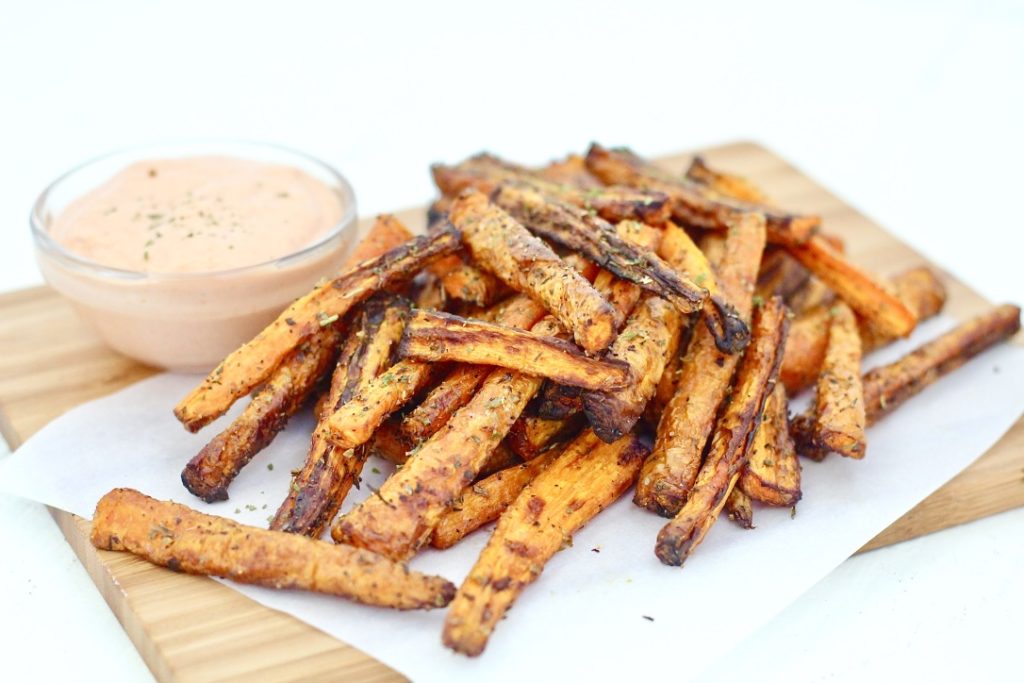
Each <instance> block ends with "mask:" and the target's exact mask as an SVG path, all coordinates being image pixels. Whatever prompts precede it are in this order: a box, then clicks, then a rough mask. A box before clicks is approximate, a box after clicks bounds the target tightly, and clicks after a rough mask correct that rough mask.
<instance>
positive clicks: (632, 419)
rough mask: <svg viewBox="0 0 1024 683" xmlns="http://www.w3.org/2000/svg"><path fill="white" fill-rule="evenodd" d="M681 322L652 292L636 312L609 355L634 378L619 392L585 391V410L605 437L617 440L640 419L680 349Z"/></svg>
mask: <svg viewBox="0 0 1024 683" xmlns="http://www.w3.org/2000/svg"><path fill="white" fill-rule="evenodd" d="M681 325H682V316H681V315H680V314H679V311H678V310H676V309H675V308H674V307H673V306H672V305H671V304H669V303H668V302H667V301H665V300H664V299H662V298H661V297H657V296H654V295H651V294H647V295H646V296H645V297H644V299H643V300H641V302H640V304H639V305H638V306H637V308H636V310H634V311H633V314H632V315H631V316H630V317H629V320H628V321H627V322H626V326H625V327H624V328H623V330H622V333H621V334H619V336H618V337H617V338H616V340H615V341H614V342H613V343H612V347H611V349H610V350H609V351H608V354H607V355H606V358H608V359H613V360H617V361H620V362H622V363H624V364H626V365H627V367H629V368H630V374H631V375H632V376H633V377H634V381H633V382H632V383H631V384H630V385H629V386H627V387H626V388H624V389H622V390H619V391H598V390H588V391H585V392H584V393H583V394H582V396H583V410H584V412H585V413H586V415H587V419H588V420H590V424H591V426H592V427H593V429H594V433H596V434H597V435H598V436H599V437H600V438H601V439H602V440H604V441H607V442H609V443H611V442H612V441H617V440H618V439H619V438H620V437H621V436H622V435H623V434H625V433H627V432H629V431H630V430H631V429H633V426H634V425H635V424H636V423H637V421H639V419H640V417H641V416H642V415H643V412H644V408H645V407H646V406H647V402H648V401H649V400H650V399H651V397H652V396H653V395H654V392H655V390H656V389H657V387H658V381H659V380H660V379H661V374H662V372H663V371H664V369H665V364H666V363H667V361H668V359H669V357H670V354H671V353H672V352H674V351H675V349H676V346H677V344H678V337H679V332H680V326H681Z"/></svg>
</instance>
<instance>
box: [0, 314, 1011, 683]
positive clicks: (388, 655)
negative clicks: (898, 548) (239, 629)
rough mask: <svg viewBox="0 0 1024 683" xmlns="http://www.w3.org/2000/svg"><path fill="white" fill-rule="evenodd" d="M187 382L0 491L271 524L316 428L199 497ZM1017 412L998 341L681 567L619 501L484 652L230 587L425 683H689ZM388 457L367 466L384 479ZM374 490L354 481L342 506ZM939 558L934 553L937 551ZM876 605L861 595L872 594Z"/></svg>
mask: <svg viewBox="0 0 1024 683" xmlns="http://www.w3.org/2000/svg"><path fill="white" fill-rule="evenodd" d="M952 325H953V322H952V321H951V320H950V319H947V318H940V319H936V320H932V321H929V322H928V323H925V324H923V325H922V326H921V327H920V328H919V329H918V330H917V332H915V334H914V336H913V338H912V339H911V340H908V341H904V342H900V343H898V344H895V345H893V346H891V347H889V348H887V349H884V350H882V351H880V352H878V353H876V354H873V355H872V356H871V357H870V358H869V359H868V361H869V365H878V364H880V363H883V362H889V361H891V360H893V359H895V358H896V357H898V356H899V355H901V354H903V353H905V352H906V351H907V350H909V349H910V348H912V347H914V346H916V345H918V344H919V343H921V342H922V341H925V340H927V339H929V338H932V337H935V336H937V335H938V334H940V333H941V332H943V331H945V330H946V329H949V328H950V327H952ZM196 381H197V378H196V377H189V376H175V375H160V376H158V377H154V378H152V379H149V380H146V381H144V382H140V383H138V384H136V385H133V386H131V387H129V388H127V389H125V390H123V391H121V392H119V393H117V394H113V395H111V396H109V397H106V398H103V399H100V400H97V401H94V402H92V403H89V404H86V405H83V406H81V407H79V408H77V409H75V410H72V411H70V412H69V413H67V414H66V415H64V416H62V417H61V418H59V419H57V420H55V421H54V422H52V423H51V424H50V425H48V426H47V427H46V428H45V429H43V430H42V431H40V432H39V433H38V434H36V435H35V436H34V437H32V438H31V439H30V440H29V441H28V442H27V443H25V445H24V446H22V447H21V448H20V449H18V451H17V452H15V453H14V454H13V455H11V456H9V457H8V458H7V459H6V460H5V461H3V462H2V463H0V489H2V490H4V491H7V492H10V493H13V494H16V495H20V496H24V497H27V498H32V499H35V500H39V501H41V502H44V503H46V504H48V505H52V506H55V507H58V508H61V509H64V510H68V511H70V512H73V513H75V514H78V515H82V516H84V517H91V516H92V511H93V508H94V506H95V504H96V501H97V500H98V499H99V498H100V497H101V496H102V495H103V494H104V493H106V492H107V491H108V490H110V489H111V488H114V487H117V486H129V487H133V488H136V489H139V490H140V491H142V492H144V493H146V494H148V495H151V496H154V497H156V498H161V499H174V500H176V501H179V502H184V503H186V504H188V505H191V506H192V507H195V508H196V509H199V510H203V511H207V512H211V513H215V514H219V515H225V516H227V517H232V518H235V519H237V520H239V521H242V522H245V523H250V524H255V525H259V526H265V525H266V523H267V518H268V517H269V516H270V515H272V514H273V512H274V510H275V509H276V507H277V504H278V503H279V502H280V500H281V499H282V498H283V497H284V494H285V492H286V490H287V487H288V483H289V471H290V470H291V469H292V468H296V467H299V466H300V465H301V464H302V461H303V458H304V455H305V452H306V447H307V445H308V440H309V434H310V432H311V429H312V423H311V419H310V418H309V417H308V416H303V417H301V418H300V417H297V418H296V419H294V420H293V421H292V423H291V424H290V425H289V427H288V429H287V430H286V431H285V432H283V433H282V434H281V435H279V436H278V438H277V439H276V440H275V442H274V443H273V444H272V445H271V446H270V447H269V448H267V449H266V450H265V451H264V452H262V453H260V454H259V455H257V456H256V458H255V459H254V460H253V461H252V462H251V463H250V464H249V466H248V467H247V468H246V469H245V470H244V471H243V472H242V473H241V474H240V475H239V477H238V478H237V479H236V481H235V482H234V484H233V485H232V487H231V500H229V501H226V502H223V503H216V504H212V505H208V504H205V503H203V502H202V501H200V500H198V499H196V498H194V497H193V496H192V495H191V494H189V493H188V492H187V491H186V490H185V489H184V487H183V486H182V485H181V482H180V480H179V475H180V471H181V468H182V467H183V465H184V464H185V462H186V461H187V460H188V459H189V458H190V457H191V456H192V455H193V454H195V453H196V452H197V451H198V450H199V448H200V447H201V446H202V445H203V444H204V443H205V442H206V441H207V440H209V439H210V438H211V437H212V436H213V435H214V434H215V433H216V431H217V430H218V429H220V428H223V426H224V425H225V424H227V420H228V419H230V417H232V416H233V415H234V414H236V413H237V407H236V409H235V410H234V411H233V412H232V413H231V414H230V415H229V416H227V417H225V418H222V420H220V421H218V422H217V423H215V424H214V425H212V426H210V427H207V428H206V429H205V430H203V432H202V433H201V434H198V435H193V434H188V433H187V432H185V430H184V429H182V428H181V426H180V425H179V424H178V423H177V422H176V421H175V419H174V418H173V416H172V415H171V408H172V406H173V405H174V403H176V402H177V400H178V399H179V398H180V397H181V396H183V395H184V394H185V393H186V392H187V391H188V390H189V389H190V388H191V387H192V386H193V385H194V384H195V383H196ZM1022 410H1024V350H1022V349H1020V348H1016V347H1011V346H1009V345H1006V344H1003V345H1001V346H1000V347H998V348H996V349H993V350H990V351H988V352H986V353H985V354H983V355H982V356H980V357H979V358H977V359H975V360H973V361H971V362H970V363H968V364H967V365H966V366H964V367H963V368H961V369H959V370H957V371H956V372H955V373H953V374H952V375H950V376H948V377H946V378H944V379H942V380H940V381H939V382H938V383H937V384H936V385H934V386H932V387H930V388H928V389H927V390H925V392H924V393H923V394H921V395H919V396H917V397H915V398H913V399H911V400H910V401H909V402H907V403H906V404H905V405H904V406H902V407H901V408H899V410H898V411H897V412H896V413H895V414H894V415H892V416H890V417H888V418H886V419H884V420H883V421H882V422H880V423H879V424H878V425H877V426H875V427H873V428H871V430H870V431H869V435H868V436H869V445H868V454H867V457H866V459H865V460H863V461H860V462H857V461H852V460H847V459H844V458H840V457H836V456H829V458H827V459H826V460H825V462H823V463H813V462H807V463H805V464H804V478H803V488H804V499H803V501H801V503H800V504H799V506H798V507H797V510H796V514H795V516H792V515H791V512H790V510H788V509H787V510H772V509H766V508H758V509H757V510H756V512H755V520H754V523H755V525H756V527H757V528H756V529H754V530H751V531H744V530H741V529H739V528H737V527H736V526H735V525H733V524H730V523H729V522H728V521H726V520H722V521H721V522H720V523H719V524H717V525H716V526H715V527H714V529H713V531H712V532H711V533H710V534H709V535H708V537H707V539H706V541H705V542H704V544H703V545H702V546H701V547H700V548H699V549H698V550H697V551H696V552H695V553H694V555H693V556H692V557H691V558H690V560H689V561H688V562H687V564H686V566H685V568H682V569H679V568H670V567H665V566H663V565H661V564H660V563H659V562H658V561H657V559H656V558H655V556H654V553H653V547H654V538H655V535H656V534H657V532H658V530H659V528H660V527H661V525H662V524H663V523H664V520H662V519H661V518H658V517H655V516H653V515H651V514H649V513H646V512H643V511H641V510H640V509H638V508H636V507H635V506H633V505H632V503H631V502H630V501H629V499H628V498H629V497H628V496H627V497H626V498H624V499H623V500H621V501H619V502H618V503H617V504H616V505H614V506H612V507H610V508H609V509H608V510H606V511H605V512H604V513H603V514H601V515H600V516H598V517H597V518H596V519H595V520H594V521H593V522H592V523H591V524H590V525H589V526H587V527H586V528H585V529H583V530H582V531H581V532H580V533H579V534H578V535H577V536H576V539H575V543H574V545H573V547H571V548H568V549H566V550H564V551H563V552H560V553H559V554H558V555H556V556H555V557H554V558H553V559H552V561H551V562H550V564H549V565H548V566H547V568H546V569H545V570H544V573H543V575H542V576H541V577H540V579H539V580H538V581H537V582H536V583H535V584H534V585H533V586H531V587H529V588H528V589H527V590H526V591H525V593H524V594H523V595H522V597H521V598H520V599H519V601H518V602H517V603H516V605H515V608H514V609H513V610H512V611H511V612H510V613H509V615H508V617H507V618H506V619H505V620H504V621H502V622H501V624H500V625H499V626H498V628H497V630H496V632H495V633H494V636H493V637H492V639H491V642H490V644H489V645H488V648H487V651H486V652H485V653H484V655H483V656H482V657H480V658H478V659H476V660H469V659H466V658H464V657H461V656H458V655H455V654H452V653H451V652H449V651H448V650H446V649H445V648H443V647H442V646H441V642H440V632H441V624H442V621H443V618H444V611H443V610H436V611H432V612H422V613H411V612H402V613H399V612H391V611H388V610H383V609H375V608H370V607H362V606H359V605H354V604H351V603H348V602H346V601H344V600H341V599H336V598H332V597H326V596H319V595H309V594H303V593H298V592H290V591H273V590H269V589H262V588H253V587H248V586H239V585H237V584H232V583H230V582H225V583H226V584H227V585H229V586H232V587H233V588H236V589H237V590H240V591H242V592H243V593H244V594H246V595H248V596H249V597H251V598H253V599H254V600H257V601H259V602H261V603H263V604H265V605H267V606H269V607H272V608H274V609H278V610H281V611H284V612H288V613H289V614H292V615H294V616H295V617H297V618H299V619H301V620H303V621H305V622H308V623H309V624H312V625H313V626H315V627H317V628H319V629H322V630H323V631H326V632H327V633H330V634H332V635H334V636H336V637H338V638H340V639H341V640H344V641H345V642H347V643H350V644H352V645H354V646H356V647H358V648H359V649H361V650H363V651H365V652H367V653H369V654H370V655H373V656H374V657H376V658H378V659H380V660H381V661H383V662H385V663H387V664H388V665H390V666H392V667H394V668H395V669H397V670H399V671H401V672H403V673H404V674H406V675H407V676H409V677H411V678H412V679H414V680H417V681H433V680H436V681H471V680H472V681H475V680H480V679H481V677H483V678H484V679H486V680H503V679H513V678H514V679H518V680H531V679H532V680H558V679H565V680H571V678H573V677H580V676H586V675H599V676H601V679H600V680H613V679H615V678H620V679H621V680H635V679H637V678H644V677H648V676H654V675H657V676H659V678H665V679H666V680H667V679H672V680H675V681H684V680H689V679H691V678H693V677H695V676H696V675H697V674H699V673H700V672H701V671H702V670H703V669H704V667H705V666H724V665H726V660H723V659H722V657H721V656H722V655H724V654H725V653H727V652H728V651H729V650H730V649H732V648H733V647H734V645H735V644H736V643H739V642H740V641H742V640H743V638H744V636H746V635H748V634H749V633H750V632H752V631H753V630H754V629H755V628H757V627H759V626H760V625H762V624H763V623H764V622H766V621H767V620H769V619H770V618H771V617H772V616H773V615H775V614H776V613H777V612H779V611H780V610H781V609H782V608H783V607H785V606H786V605H787V604H788V603H790V602H792V601H793V600H794V599H796V598H797V597H798V596H799V595H800V594H801V593H803V592H804V591H805V590H807V589H808V588H810V587H811V586H812V585H813V584H814V583H816V582H817V581H818V580H819V579H821V578H822V577H823V576H825V574H827V573H828V572H829V571H831V570H832V569H833V568H834V567H835V566H837V565H838V564H839V563H841V562H842V561H843V560H844V559H846V558H847V557H848V556H850V555H851V554H852V553H853V552H855V551H856V550H857V549H858V548H860V547H861V546H862V545H863V544H864V543H865V542H867V541H868V540H870V539H871V538H872V537H873V536H874V535H875V534H877V533H878V532H879V531H881V530H882V529H884V528H885V527H886V526H887V525H888V524H890V523H891V522H893V521H894V520H896V519H897V518H899V517H900V516H901V515H902V514H903V513H904V512H906V511H907V510H909V509H910V508H911V507H913V506H914V505H915V504H916V503H917V502H918V501H920V500H922V499H923V498H925V497H926V496H927V495H928V494H929V493H931V492H932V491H933V490H935V489H936V488H938V487H939V486H940V485H941V484H942V483H944V482H945V481H947V480H948V479H950V478H951V477H953V476H954V475H955V474H956V473H957V472H959V471H960V470H962V469H964V468H965V467H966V466H967V465H969V464H970V463H971V462H972V461H973V460H974V459H975V458H977V457H978V456H980V455H981V454H982V453H984V452H985V451H986V450H987V449H988V448H989V447H991V446H992V445H993V444H994V443H995V442H996V441H997V440H998V439H999V437H1000V436H1001V435H1002V434H1003V433H1005V432H1006V430H1007V429H1009V427H1010V426H1011V425H1012V424H1013V423H1014V421H1015V420H1016V419H1017V417H1018V416H1019V415H1020V414H1021V412H1022ZM389 469H390V468H389V466H388V465H386V464H385V463H382V462H380V461H376V460H373V459H371V461H370V462H369V464H368V465H367V468H366V472H365V474H366V481H367V482H368V483H369V484H371V485H373V486H377V485H379V484H380V482H381V481H382V480H383V478H384V477H385V476H386V474H387V472H388V471H389ZM367 492H368V489H367V487H366V486H364V487H363V489H362V491H354V492H353V494H354V495H353V496H351V499H350V500H349V501H348V502H347V505H346V509H347V507H350V506H351V505H352V504H353V503H354V502H356V501H358V500H360V499H362V498H363V497H364V496H365V495H366V494H367ZM486 538H487V531H480V532H477V533H476V534H474V535H472V536H471V537H469V538H467V539H466V540H465V541H464V542H462V543H461V544H459V545H458V546H456V547H455V548H453V549H451V550H449V551H446V552H444V553H439V552H434V551H429V550H428V551H426V552H424V553H422V554H421V555H420V556H418V557H417V558H415V559H414V560H413V562H412V563H411V564H412V566H413V567H414V568H416V569H419V570H421V571H426V572H431V573H436V574H440V575H442V576H445V577H447V578H449V579H451V580H452V581H454V582H455V583H459V582H461V580H462V578H463V577H464V576H465V575H466V574H467V572H468V571H469V569H470V567H471V566H472V564H473V562H474V560H475V559H476V556H477V553H478V552H479V550H480V548H481V547H482V546H483V544H484V542H485V541H486ZM937 559H938V558H937ZM864 599H865V600H871V596H870V595H865V596H864Z"/></svg>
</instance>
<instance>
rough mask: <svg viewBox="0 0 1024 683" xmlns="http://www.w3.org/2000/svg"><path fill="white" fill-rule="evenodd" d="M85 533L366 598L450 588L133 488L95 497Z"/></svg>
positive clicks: (427, 599) (266, 581)
mask: <svg viewBox="0 0 1024 683" xmlns="http://www.w3.org/2000/svg"><path fill="white" fill-rule="evenodd" d="M90 540H91V541H92V544H93V545H94V546H96V547H97V548H100V549H102V550H120V551H127V552H130V553H133V554H135V555H138V556H140V557H142V558H144V559H146V560H147V561H149V562H152V563H153V564H157V565H160V566H162V567H168V568H169V569H173V570H174V571H179V572H185V573H188V574H206V575H210V576H221V577H225V578H229V579H231V580H232V581H237V582H238V583H250V584H256V585H259V586H267V587H270V588H291V589H299V590H307V591H314V592H317V593H326V594H328V595H336V596H340V597H344V598H348V599H350V600H355V601H356V602H361V603H364V604H367V605H377V606H381V607H393V608H396V609H433V608H435V607H444V606H445V605H447V604H448V603H449V602H450V601H451V599H452V597H453V595H454V594H455V586H453V585H452V584H451V583H449V582H448V581H446V580H445V579H442V578H440V577H435V576H427V575H424V574H420V573H419V572H414V571H410V570H409V569H407V568H406V567H405V566H403V565H400V564H396V563H394V562H392V561H390V560H388V559H386V558H384V557H381V556H379V555H375V554H373V553H371V552H368V551H365V550H360V549H358V548H352V547H349V546H341V545H332V544H330V543H323V542H321V541H316V540H313V539H310V538H306V537H303V536H296V535H294V534H284V533H281V532H278V531H268V530H266V529H259V528H257V527H251V526H245V525H242V524H239V523H238V522H235V521H233V520H230V519H225V518H223V517H215V516H213V515H207V514H203V513H201V512H196V511H195V510H192V509H190V508H187V507H185V506H184V505H180V504H178V503H173V502H168V501H159V500H155V499H153V498H150V497H149V496H146V495H143V494H142V493H139V492H138V491H134V490H132V489H124V488H121V489H114V490H112V491H110V492H109V493H107V494H106V495H105V496H103V498H101V499H100V501H99V503H98V504H97V505H96V513H95V514H94V515H93V520H92V530H91V534H90Z"/></svg>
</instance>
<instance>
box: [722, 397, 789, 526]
mask: <svg viewBox="0 0 1024 683" xmlns="http://www.w3.org/2000/svg"><path fill="white" fill-rule="evenodd" d="M787 406H788V404H787V398H786V389H785V387H783V386H782V383H781V382H780V383H776V385H775V388H774V389H773V390H772V393H771V396H769V397H768V402H767V403H766V404H765V407H764V419H763V420H762V421H761V424H760V425H759V426H758V428H757V431H756V432H755V434H754V440H753V441H752V442H751V444H750V457H749V458H748V459H747V466H746V467H744V468H743V473H742V474H741V475H740V478H739V481H738V482H737V484H736V486H737V488H739V489H740V490H742V491H743V492H744V493H746V494H747V495H748V496H750V498H752V499H753V500H756V501H757V502H759V503H763V504H765V505H771V506H774V507H792V506H793V505H796V504H797V503H798V502H799V501H800V498H801V497H802V496H803V492H802V490H801V482H800V480H801V470H800V460H799V458H797V455H796V449H795V447H794V445H793V439H792V438H790V435H789V417H788V412H789V410H788V407H787Z"/></svg>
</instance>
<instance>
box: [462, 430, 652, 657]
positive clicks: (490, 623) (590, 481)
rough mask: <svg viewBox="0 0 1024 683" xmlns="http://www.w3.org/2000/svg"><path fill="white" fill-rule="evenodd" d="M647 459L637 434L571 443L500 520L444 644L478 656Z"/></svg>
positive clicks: (472, 573)
mask: <svg viewBox="0 0 1024 683" xmlns="http://www.w3.org/2000/svg"><path fill="white" fill-rule="evenodd" d="M645 454H646V449H645V448H644V446H643V444H641V443H640V441H639V439H638V438H637V436H636V435H635V434H629V435H627V436H624V437H623V438H622V439H620V440H619V441H616V442H615V443H613V444H606V443H604V442H602V441H601V440H600V439H598V438H597V436H596V435H595V434H594V433H593V432H591V431H589V430H587V431H584V432H583V433H582V434H580V436H578V437H577V438H576V439H575V440H574V441H573V442H572V443H571V444H569V445H568V446H567V447H566V448H565V450H564V451H563V452H562V453H561V454H560V455H559V456H558V457H556V458H555V459H554V461H553V462H552V463H551V464H549V465H548V467H547V469H545V470H544V471H543V472H541V473H540V474H539V475H537V477H536V478H535V479H534V480H533V481H532V482H530V483H529V484H528V485H527V486H526V487H525V488H524V489H523V490H522V492H521V493H520V494H519V496H518V497H517V498H516V499H515V501H514V502H513V503H512V505H511V506H509V508H508V509H507V510H506V511H505V513H504V514H502V516H501V518H500V519H499V520H498V526H497V528H496V529H495V531H494V533H493V534H492V535H491V538H490V540H489V541H488V543H487V546H486V547H485V548H484V550H483V551H482V552H481V553H480V557H479V558H478V559H477V561H476V564H475V565H474V566H473V569H471V570H470V572H469V574H468V575H467V576H466V579H465V581H464V582H463V584H462V586H461V587H460V588H459V591H458V593H457V594H456V597H455V600H453V601H452V604H451V608H450V609H449V611H448V614H447V616H446V618H445V624H444V631H443V634H442V639H443V642H444V644H445V645H447V646H448V647H450V648H452V649H453V650H455V651H456V652H460V653H462V654H465V655H468V656H471V657H475V656H477V655H479V654H480V653H481V652H483V650H484V647H485V646H486V645H487V640H488V638H489V637H490V635H491V633H492V631H493V630H494V627H495V626H496V625H497V624H498V622H499V621H501V619H502V618H503V617H504V616H505V614H506V612H507V611H508V609H509V608H510V607H511V606H512V603H513V602H514V601H515V600H516V598H517V597H518V596H519V594H520V593H522V591H523V590H524V589H525V588H526V587H527V586H528V585H529V584H531V583H533V582H534V581H535V580H536V579H537V577H538V576H540V573H541V572H542V571H543V569H544V565H545V564H546V563H547V562H548V560H550V559H551V557H552V556H553V555H554V554H555V553H556V552H558V550H559V549H560V548H563V547H565V546H567V545H569V544H571V540H572V536H573V534H575V533H576V532H577V531H578V530H579V529H580V527H582V526H583V525H584V524H586V523H587V522H589V521H590V520H591V519H592V518H593V517H594V516H595V515H597V514H598V513H599V512H601V510H603V509H605V508H606V507H607V506H608V505H610V504H611V503H612V502H614V501H615V500H616V499H618V498H619V497H620V496H621V495H622V494H623V493H625V492H626V491H627V490H628V489H629V487H630V485H631V484H632V483H633V481H634V480H635V478H636V475H637V471H638V470H639V467H640V462H641V461H642V460H643V458H644V455H645Z"/></svg>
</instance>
